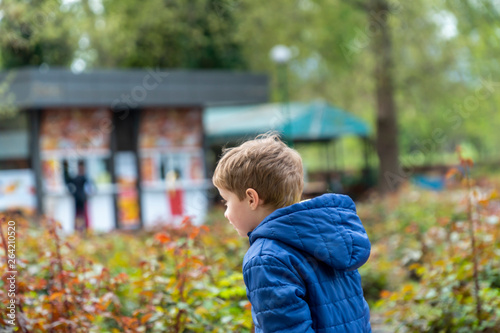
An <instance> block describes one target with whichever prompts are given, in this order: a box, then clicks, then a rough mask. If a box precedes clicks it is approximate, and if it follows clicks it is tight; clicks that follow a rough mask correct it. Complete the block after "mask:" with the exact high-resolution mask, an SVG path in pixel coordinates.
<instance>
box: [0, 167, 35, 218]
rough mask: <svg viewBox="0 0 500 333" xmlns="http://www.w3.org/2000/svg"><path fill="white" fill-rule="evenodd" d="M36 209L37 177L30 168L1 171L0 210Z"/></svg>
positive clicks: (30, 211) (26, 210) (31, 211)
mask: <svg viewBox="0 0 500 333" xmlns="http://www.w3.org/2000/svg"><path fill="white" fill-rule="evenodd" d="M9 209H20V210H23V211H25V212H26V213H28V214H32V213H34V212H35V210H36V196H35V177H34V175H33V171H32V170H30V169H19V170H2V171H0V211H5V210H9Z"/></svg>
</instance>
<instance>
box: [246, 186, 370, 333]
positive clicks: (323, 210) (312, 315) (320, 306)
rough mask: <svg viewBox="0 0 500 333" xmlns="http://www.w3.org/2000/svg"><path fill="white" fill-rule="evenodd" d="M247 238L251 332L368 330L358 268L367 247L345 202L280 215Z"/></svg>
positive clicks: (322, 202) (326, 200)
mask: <svg viewBox="0 0 500 333" xmlns="http://www.w3.org/2000/svg"><path fill="white" fill-rule="evenodd" d="M248 236H249V240H250V249H249V250H248V252H247V253H246V255H245V258H244V260H243V277H244V280H245V285H246V287H247V296H248V299H249V300H250V302H251V303H252V317H253V321H254V323H255V332H336V333H339V332H349V333H358V332H359V333H365V332H371V328H370V311H369V308H368V304H367V303H366V301H365V299H364V297H363V290H362V288H361V278H360V275H359V273H358V270H357V268H358V267H360V266H361V265H363V264H364V263H365V262H366V261H367V260H368V257H369V256H370V242H369V240H368V236H367V235H366V231H365V229H364V228H363V225H362V223H361V221H360V219H359V217H358V216H357V214H356V207H355V205H354V202H353V201H352V200H351V198H349V197H348V196H345V195H339V194H325V195H322V196H320V197H317V198H314V199H311V200H307V201H302V202H300V203H297V204H294V205H291V206H288V207H285V208H281V209H278V210H276V211H274V212H273V213H271V214H270V215H269V216H267V217H266V218H265V219H264V220H263V221H262V222H261V223H260V224H259V225H258V226H257V227H256V228H255V229H254V230H253V231H252V232H249V233H248Z"/></svg>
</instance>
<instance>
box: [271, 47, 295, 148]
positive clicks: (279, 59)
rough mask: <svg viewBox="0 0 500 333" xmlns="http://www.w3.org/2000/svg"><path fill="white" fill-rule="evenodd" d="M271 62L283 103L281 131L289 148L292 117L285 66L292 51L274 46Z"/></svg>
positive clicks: (291, 143) (291, 137)
mask: <svg viewBox="0 0 500 333" xmlns="http://www.w3.org/2000/svg"><path fill="white" fill-rule="evenodd" d="M270 56H271V60H272V61H273V62H274V63H276V65H277V66H278V84H279V86H280V92H281V102H282V103H283V109H282V112H283V117H284V118H285V119H286V121H285V127H284V129H283V131H284V133H283V136H284V139H285V141H286V142H287V143H288V145H289V146H293V141H292V140H293V136H292V117H291V115H290V109H289V107H288V102H289V101H288V77H287V64H288V61H289V60H290V59H291V58H292V51H291V50H290V49H289V48H288V47H287V46H285V45H275V46H274V47H273V48H272V49H271V52H270Z"/></svg>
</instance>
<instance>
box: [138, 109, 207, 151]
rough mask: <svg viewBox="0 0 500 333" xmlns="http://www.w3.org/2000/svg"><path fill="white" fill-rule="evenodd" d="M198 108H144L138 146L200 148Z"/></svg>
mask: <svg viewBox="0 0 500 333" xmlns="http://www.w3.org/2000/svg"><path fill="white" fill-rule="evenodd" d="M202 140H203V128H202V120H201V110H200V109H161V108H155V109H146V110H143V112H142V119H141V127H140V137H139V148H140V149H150V148H152V149H169V148H201V147H202Z"/></svg>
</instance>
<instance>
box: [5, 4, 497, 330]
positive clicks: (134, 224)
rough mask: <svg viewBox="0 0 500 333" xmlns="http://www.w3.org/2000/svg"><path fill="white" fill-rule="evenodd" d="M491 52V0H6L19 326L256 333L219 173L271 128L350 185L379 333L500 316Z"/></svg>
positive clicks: (241, 246)
mask: <svg viewBox="0 0 500 333" xmlns="http://www.w3.org/2000/svg"><path fill="white" fill-rule="evenodd" d="M499 54H500V1H498V0H415V1H401V0H273V1H269V0H266V1H264V0H148V1H136V0H0V222H1V223H2V225H5V228H2V226H0V232H3V230H4V229H5V230H7V223H9V224H8V225H9V226H11V225H13V224H14V225H15V226H16V231H15V236H12V235H11V234H10V233H9V237H8V238H7V237H6V236H5V235H6V234H4V233H2V234H1V235H0V236H1V238H2V243H3V245H4V247H3V248H2V247H0V253H4V254H2V258H0V259H2V260H0V270H1V271H2V272H8V271H11V270H13V268H12V267H10V268H9V269H8V268H7V266H8V261H7V254H9V258H11V256H15V255H17V257H16V259H15V260H16V265H17V268H16V267H14V268H16V269H17V270H18V275H17V277H18V290H17V294H16V310H15V311H16V313H17V317H16V324H17V326H18V327H19V328H20V330H21V331H23V332H75V331H78V332H112V333H114V332H228V333H229V332H252V330H253V328H252V320H251V313H250V304H249V303H248V300H247V298H246V290H245V286H244V283H243V276H242V274H241V262H242V258H243V255H244V253H245V251H246V249H247V248H248V242H247V240H246V239H243V238H238V237H237V235H236V234H235V232H234V230H233V229H232V228H231V226H230V225H228V223H227V221H226V220H225V219H224V217H223V209H224V208H223V207H221V205H220V204H219V200H218V199H219V198H218V196H217V193H216V191H214V188H213V186H212V183H211V176H212V173H213V170H214V168H215V165H216V162H217V159H218V157H219V156H220V154H221V152H222V149H223V147H231V146H234V145H237V144H239V143H241V142H243V141H244V140H246V139H251V138H254V137H255V136H256V135H257V134H260V133H264V132H267V131H270V130H274V131H277V132H279V133H280V134H281V136H282V138H283V140H284V141H285V142H286V143H287V144H288V145H289V146H291V147H293V148H295V149H297V150H298V151H299V152H300V153H301V155H302V157H303V163H304V168H305V171H306V172H305V178H306V179H305V181H306V182H305V183H306V185H305V189H304V198H308V197H313V196H317V195H320V194H322V193H326V192H335V193H344V194H348V195H350V196H351V197H352V198H354V199H355V201H356V206H357V212H358V214H359V216H360V218H361V220H362V221H363V224H364V226H365V228H366V230H367V233H368V235H369V239H370V241H371V243H372V252H371V257H370V259H369V261H368V262H367V264H366V265H364V266H363V267H361V268H360V273H361V276H362V281H363V291H364V296H365V298H366V299H367V301H368V303H369V304H370V308H371V315H372V327H373V332H377V333H388V332H396V331H397V332H411V333H413V332H414V333H420V332H483V333H484V332H500V274H499V272H500V242H499V241H498V239H500V228H499V226H500V223H499V221H500V195H499V190H500V173H499V168H498V165H499V163H500V150H499V149H498V148H497V146H498V143H499V142H500V131H499V130H498V129H499V128H500V112H498V107H499V106H500V94H499V91H500V62H499V60H500V59H499ZM457 147H461V148H460V150H458V151H457ZM457 152H458V154H457ZM9 221H11V222H9ZM3 222H5V223H3ZM59 228H62V231H64V232H63V233H61V232H59V231H60V230H61V229H59ZM75 230H77V231H85V230H87V231H88V232H82V233H80V232H74V231H75ZM62 235H64V237H63V236H62ZM4 236H5V237H4ZM6 239H9V241H15V242H17V244H18V245H19V251H18V252H17V253H16V252H15V251H14V253H13V252H12V251H11V250H10V249H9V250H8V249H7V246H6V245H7V243H6ZM2 251H3V252H2ZM4 259H5V260H4ZM7 276H8V275H7V273H3V279H2V280H1V281H0V287H2V288H0V303H3V304H4V305H7V304H8V303H9V298H8V297H7V293H6V292H5V290H6V289H5V288H3V286H6V285H7V280H6V279H5V278H6V277H7ZM9 297H10V296H9ZM9 304H10V303H9ZM10 319H12V318H10V317H7V312H6V311H2V313H1V315H0V326H2V325H7V321H8V320H10Z"/></svg>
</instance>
